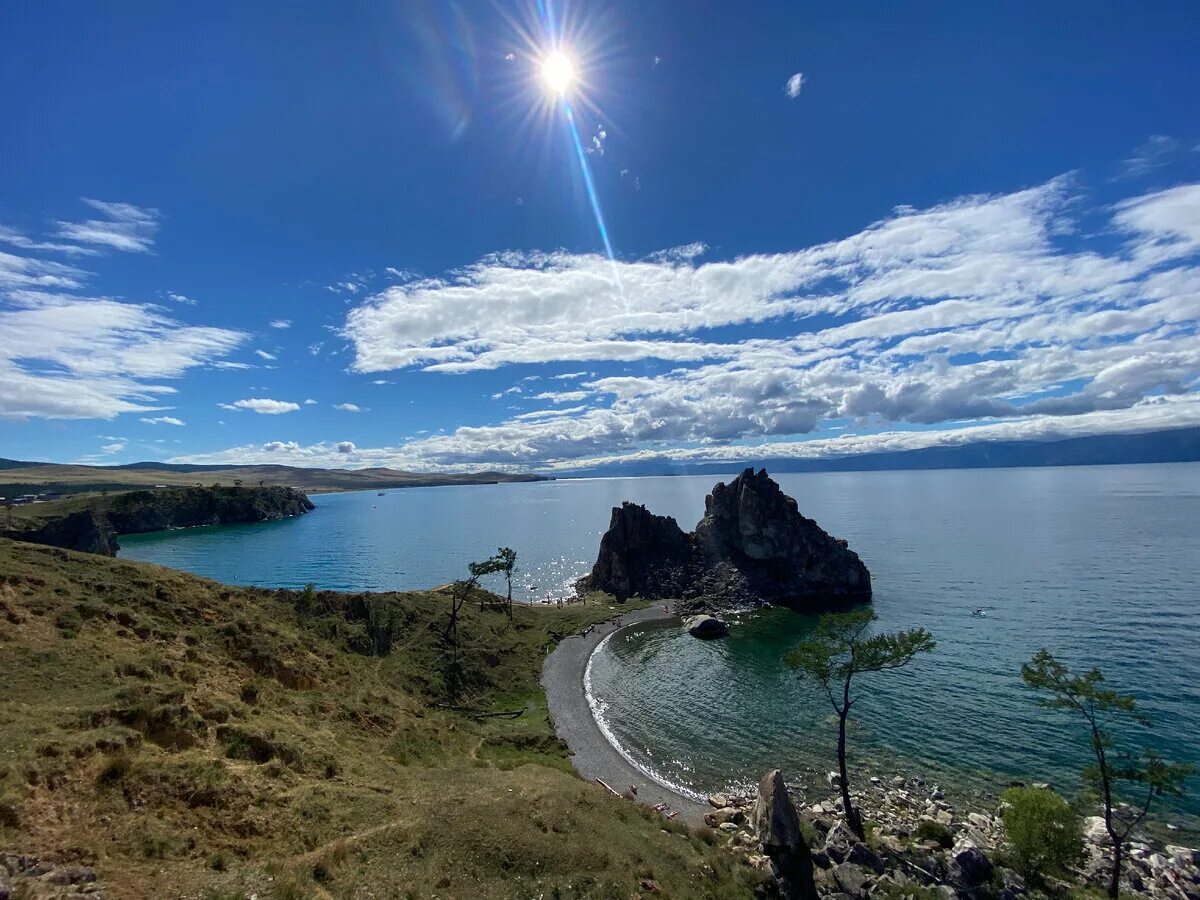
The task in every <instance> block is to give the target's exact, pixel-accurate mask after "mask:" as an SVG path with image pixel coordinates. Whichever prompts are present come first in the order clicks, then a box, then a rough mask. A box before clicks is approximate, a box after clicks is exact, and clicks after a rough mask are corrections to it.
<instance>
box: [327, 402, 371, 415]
mask: <svg viewBox="0 0 1200 900" xmlns="http://www.w3.org/2000/svg"><path fill="white" fill-rule="evenodd" d="M333 408H334V409H340V410H341V411H342V412H355V413H356V412H366V411H367V410H365V409H363V408H362V407H361V406H356V405H355V404H353V403H338V404H335V405H334V407H333Z"/></svg>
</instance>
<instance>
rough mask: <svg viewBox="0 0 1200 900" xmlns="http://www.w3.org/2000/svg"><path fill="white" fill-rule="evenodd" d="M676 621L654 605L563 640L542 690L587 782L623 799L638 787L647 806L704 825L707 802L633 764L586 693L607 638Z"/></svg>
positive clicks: (556, 726)
mask: <svg viewBox="0 0 1200 900" xmlns="http://www.w3.org/2000/svg"><path fill="white" fill-rule="evenodd" d="M672 618H676V617H675V616H674V615H670V614H666V613H664V612H663V611H662V608H661V607H658V606H651V607H648V608H646V609H639V610H636V611H634V612H631V613H627V614H625V615H623V616H621V619H622V620H623V621H622V624H621V626H620V627H617V626H616V625H615V624H614V622H613V621H608V622H602V623H600V624H598V625H595V626H593V627H592V629H591V630H590V631H589V632H588V633H586V634H581V635H580V634H577V635H572V636H571V637H568V638H564V639H563V640H562V641H560V642H559V644H558V646H557V647H555V648H554V652H552V653H551V654H550V655H549V656H548V657H546V661H545V663H543V665H542V677H541V682H542V687H543V688H544V689H545V691H546V702H547V705H548V707H549V710H550V718H551V720H552V721H553V722H554V730H555V731H556V732H557V734H558V736H559V737H560V738H561V739H562V740H563V741H565V742H566V744H567V746H568V747H569V748H570V750H571V764H572V765H573V766H574V767H575V771H576V772H578V773H579V776H580V777H581V778H583V779H585V780H586V781H593V782H594V781H596V780H597V779H599V780H602V781H604V782H605V783H606V784H608V785H610V786H611V787H612V788H613V789H615V790H617V791H619V792H621V794H622V795H625V796H628V795H629V788H630V786H636V787H637V797H636V799H637V801H638V802H639V803H641V804H644V805H646V806H654V805H656V804H659V803H665V804H666V805H667V806H668V807H669V808H670V810H671V811H675V812H678V816H677V817H676V818H678V819H681V820H683V821H685V822H687V823H688V824H689V825H702V824H704V813H705V812H710V811H711V808H710V807H709V806H708V804H707V803H702V802H699V801H697V800H695V799H693V798H691V797H688V796H686V795H684V794H681V793H679V792H678V791H676V790H673V789H672V788H669V787H667V786H666V785H664V784H662V783H661V782H659V781H657V780H655V779H654V778H652V777H651V776H650V775H649V774H648V773H646V772H645V771H644V770H642V769H640V768H638V767H637V766H635V765H633V763H631V762H630V761H629V760H628V759H627V758H626V757H625V756H624V755H623V754H622V753H621V751H619V750H618V749H617V748H616V747H614V746H613V744H612V742H611V741H610V739H609V738H608V736H607V735H605V733H604V732H603V731H602V730H601V728H600V725H599V723H598V722H597V721H596V718H595V715H594V714H593V711H592V707H591V704H590V702H589V699H588V695H587V688H586V685H585V677H586V675H587V671H588V665H589V663H590V662H591V659H592V654H593V653H595V651H596V648H598V647H599V646H600V644H601V643H603V642H604V641H605V640H607V639H608V638H610V637H612V636H613V635H614V634H617V633H618V632H621V631H625V630H627V629H629V628H633V627H636V626H638V625H644V624H645V623H647V622H654V621H662V620H667V619H672Z"/></svg>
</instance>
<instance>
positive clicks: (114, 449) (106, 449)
mask: <svg viewBox="0 0 1200 900" xmlns="http://www.w3.org/2000/svg"><path fill="white" fill-rule="evenodd" d="M124 449H125V444H124V443H123V442H117V443H114V444H105V445H104V446H103V447H101V448H100V452H101V453H104V454H110V453H120V452H121V451H122V450H124Z"/></svg>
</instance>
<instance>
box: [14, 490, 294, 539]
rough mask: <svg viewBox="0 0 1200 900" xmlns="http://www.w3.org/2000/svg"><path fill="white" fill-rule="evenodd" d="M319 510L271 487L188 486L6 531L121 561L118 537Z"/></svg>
mask: <svg viewBox="0 0 1200 900" xmlns="http://www.w3.org/2000/svg"><path fill="white" fill-rule="evenodd" d="M312 509H314V506H313V503H312V501H311V500H309V499H308V496H307V495H306V494H305V493H304V492H303V491H298V490H296V489H295V488H290V487H280V486H278V485H272V486H265V487H240V486H239V487H219V486H213V487H188V488H174V489H167V490H154V491H129V492H128V493H123V494H117V495H115V496H112V497H102V498H98V500H97V501H96V504H95V506H94V507H89V508H86V509H82V510H74V511H68V512H66V513H64V514H63V515H59V516H52V517H50V518H47V519H46V520H44V521H42V522H39V523H36V524H34V525H31V526H27V527H26V528H24V529H19V530H8V531H5V532H2V535H3V536H4V537H8V538H12V539H14V540H19V541H28V542H30V543H35V544H47V545H49V546H52V547H64V548H66V549H68V550H79V551H82V552H85V553H99V554H102V555H104V556H116V555H117V551H118V550H119V549H120V546H121V545H120V543H119V542H118V541H117V535H120V534H143V533H145V532H149V531H166V530H168V529H171V528H193V527H195V526H197V525H231V524H235V523H242V522H266V521H270V520H274V519H283V518H288V517H290V516H298V515H302V514H304V513H306V512H308V511H310V510H312Z"/></svg>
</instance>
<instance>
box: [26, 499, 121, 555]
mask: <svg viewBox="0 0 1200 900" xmlns="http://www.w3.org/2000/svg"><path fill="white" fill-rule="evenodd" d="M6 536H7V537H14V538H16V539H18V540H22V541H30V542H31V543H34V544H48V545H49V546H51V547H65V548H66V549H68V550H79V551H82V552H83V553H100V554H102V555H104V556H116V555H117V549H118V547H119V546H120V545H119V544H118V543H117V533H116V532H115V531H114V530H113V527H112V524H111V523H110V522H109V521H108V519H107V518H106V517H105V516H104V515H103V514H102V513H97V512H95V511H93V510H90V509H89V510H84V511H83V512H74V513H70V514H69V515H65V516H63V517H62V518H59V519H51V520H50V521H48V522H46V523H45V524H44V525H42V526H41V527H40V528H37V529H35V530H33V531H26V532H20V533H17V532H8V533H6Z"/></svg>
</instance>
